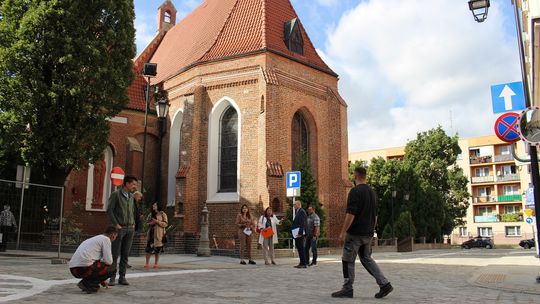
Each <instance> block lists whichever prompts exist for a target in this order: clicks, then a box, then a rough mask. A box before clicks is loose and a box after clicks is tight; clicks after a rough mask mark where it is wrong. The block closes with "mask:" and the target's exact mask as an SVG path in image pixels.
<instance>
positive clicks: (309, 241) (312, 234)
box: [306, 206, 321, 266]
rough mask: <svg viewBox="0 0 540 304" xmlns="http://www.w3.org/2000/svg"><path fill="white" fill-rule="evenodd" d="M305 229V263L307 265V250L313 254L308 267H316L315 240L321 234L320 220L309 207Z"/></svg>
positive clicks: (311, 207) (313, 209)
mask: <svg viewBox="0 0 540 304" xmlns="http://www.w3.org/2000/svg"><path fill="white" fill-rule="evenodd" d="M307 213H308V217H307V229H306V262H307V263H309V250H310V249H311V253H312V254H313V258H312V259H311V263H309V266H315V265H317V239H318V238H319V234H320V233H321V219H320V218H319V216H318V215H317V213H315V208H313V206H309V207H308V208H307Z"/></svg>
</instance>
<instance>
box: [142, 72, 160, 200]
mask: <svg viewBox="0 0 540 304" xmlns="http://www.w3.org/2000/svg"><path fill="white" fill-rule="evenodd" d="M156 75H157V63H150V62H145V63H144V67H143V76H145V77H147V81H146V87H145V90H144V103H145V106H144V134H143V152H142V166H141V192H142V193H143V195H144V194H145V191H144V163H145V160H146V133H147V132H148V131H147V130H148V110H149V108H150V105H149V99H150V78H152V77H154V76H156Z"/></svg>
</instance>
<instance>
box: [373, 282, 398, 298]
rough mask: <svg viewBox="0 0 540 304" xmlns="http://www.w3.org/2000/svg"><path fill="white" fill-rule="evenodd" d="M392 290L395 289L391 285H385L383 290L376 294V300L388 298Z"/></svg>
mask: <svg viewBox="0 0 540 304" xmlns="http://www.w3.org/2000/svg"><path fill="white" fill-rule="evenodd" d="M392 290H394V287H392V285H391V284H390V283H386V285H384V286H383V287H381V289H380V290H379V292H377V293H376V294H375V298H377V299H380V298H384V297H386V296H387V295H388V294H389V293H391V292H392Z"/></svg>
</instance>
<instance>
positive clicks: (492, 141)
mask: <svg viewBox="0 0 540 304" xmlns="http://www.w3.org/2000/svg"><path fill="white" fill-rule="evenodd" d="M459 146H460V147H461V151H462V153H461V155H459V156H458V160H457V164H458V166H460V167H461V168H463V171H464V173H465V175H467V176H468V177H469V184H468V190H469V193H470V194H471V199H470V204H469V208H468V209H467V216H466V219H465V220H466V224H465V225H464V226H462V227H457V228H456V229H455V230H454V231H453V232H452V235H451V236H450V238H451V241H452V243H453V244H461V243H462V242H463V241H465V240H468V239H469V238H471V237H475V236H478V235H480V236H489V237H491V238H492V239H493V241H494V243H495V244H496V245H516V244H518V243H519V241H520V240H522V239H527V238H532V237H533V227H532V225H529V224H527V223H526V222H525V221H524V217H525V216H524V208H525V207H526V195H525V192H526V191H527V189H528V188H529V183H530V174H529V172H530V166H529V165H528V164H527V163H525V162H520V161H517V160H515V159H514V156H513V155H512V144H509V143H505V142H503V141H501V140H499V139H498V138H497V137H496V136H481V137H474V138H466V139H461V140H460V141H459ZM513 147H514V150H515V153H516V155H517V156H518V157H519V158H522V159H524V158H526V157H527V156H526V153H525V146H524V145H523V143H522V142H518V143H515V144H513ZM403 155H404V147H398V148H390V149H382V150H373V151H363V152H353V153H351V154H350V155H349V160H350V161H356V160H364V161H367V162H368V163H369V161H370V160H371V159H372V158H373V157H377V156H380V157H383V158H386V159H390V158H399V157H402V156H403Z"/></svg>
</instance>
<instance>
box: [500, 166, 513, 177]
mask: <svg viewBox="0 0 540 304" xmlns="http://www.w3.org/2000/svg"><path fill="white" fill-rule="evenodd" d="M516 172H517V168H516V166H512V165H506V166H501V170H500V171H498V172H497V175H498V176H505V175H509V174H516Z"/></svg>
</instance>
